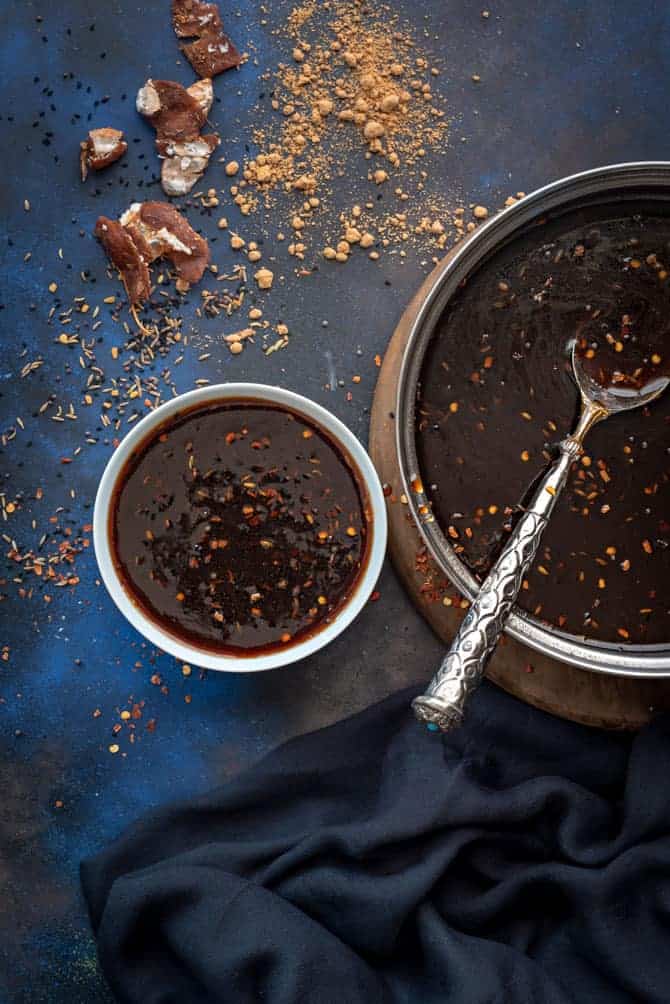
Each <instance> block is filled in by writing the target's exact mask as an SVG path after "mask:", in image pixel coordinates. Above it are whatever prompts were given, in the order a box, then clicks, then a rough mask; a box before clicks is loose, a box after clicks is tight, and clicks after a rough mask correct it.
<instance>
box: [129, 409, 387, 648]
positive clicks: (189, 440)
mask: <svg viewBox="0 0 670 1004" xmlns="http://www.w3.org/2000/svg"><path fill="white" fill-rule="evenodd" d="M370 519H371V516H370V511H369V506H368V504H367V500H366V498H365V496H364V492H363V488H362V487H361V485H360V479H359V477H358V476H357V472H356V469H355V466H354V464H353V462H352V461H351V460H350V459H349V458H348V457H347V456H345V455H344V454H343V453H342V452H341V450H340V449H339V447H337V446H335V444H334V443H332V442H331V441H330V439H329V438H328V437H327V436H326V434H325V433H324V432H323V430H322V429H320V428H319V427H318V426H317V425H316V424H313V423H311V422H310V421H308V420H307V419H305V418H304V417H303V416H302V415H299V414H297V413H293V412H292V411H289V410H288V409H285V408H283V407H279V406H274V405H268V404H263V403H254V402H251V401H249V402H239V403H238V402H235V403H227V402H225V403H224V402H221V403H219V404H211V405H207V406H205V407H199V408H196V409H193V410H190V411H187V412H185V413H181V414H178V415H176V416H174V418H172V419H168V420H167V421H166V422H165V424H163V425H162V426H159V427H158V428H157V429H155V430H154V431H153V432H151V433H150V434H149V436H148V437H147V439H146V440H145V442H143V443H142V444H141V445H140V446H139V447H138V449H137V450H136V451H135V453H134V454H133V456H132V457H131V458H130V459H129V460H128V462H127V464H126V466H125V468H124V470H123V471H122V473H121V475H120V476H119V479H118V482H117V485H116V488H115V494H114V500H113V505H112V509H111V526H110V533H111V540H112V543H113V553H114V556H115V562H116V566H117V569H118V571H119V573H120V575H121V578H122V580H123V582H124V584H125V586H126V589H127V590H128V592H129V594H130V595H131V596H132V597H133V599H134V600H135V602H136V603H138V604H139V606H140V607H141V609H142V610H143V611H144V612H145V613H146V614H147V615H148V616H149V617H150V618H151V619H152V620H153V621H155V622H156V623H158V624H159V625H160V626H161V627H162V628H164V629H165V630H166V631H168V632H169V633H170V634H172V635H174V636H176V637H177V638H181V639H183V640H186V641H188V642H190V643H192V644H194V645H197V646H198V647H201V648H205V649H207V650H209V651H214V652H220V653H229V654H234V655H238V656H240V655H242V656H244V655H255V654H258V653H259V652H261V651H262V652H268V651H271V650H273V649H276V648H282V647H286V646H287V645H290V644H291V643H296V642H298V641H301V640H303V639H304V638H306V637H308V636H310V635H312V634H314V633H315V632H316V631H318V630H319V629H320V628H322V627H323V626H325V625H326V624H328V623H329V622H330V621H331V620H332V619H333V617H334V615H335V614H336V613H337V612H338V610H339V609H340V608H341V607H342V606H343V605H344V604H345V603H346V601H347V598H348V597H349V596H350V595H351V592H352V589H353V588H354V586H355V584H356V581H357V580H358V578H359V576H360V574H361V572H362V570H363V568H364V566H365V563H366V559H367V552H368V539H369V531H370Z"/></svg>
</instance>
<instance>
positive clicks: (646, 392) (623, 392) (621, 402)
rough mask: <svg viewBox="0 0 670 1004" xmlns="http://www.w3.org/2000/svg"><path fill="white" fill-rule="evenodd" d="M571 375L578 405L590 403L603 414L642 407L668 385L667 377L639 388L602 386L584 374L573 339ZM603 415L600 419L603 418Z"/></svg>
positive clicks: (613, 413) (657, 378) (580, 358)
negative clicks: (597, 407)
mask: <svg viewBox="0 0 670 1004" xmlns="http://www.w3.org/2000/svg"><path fill="white" fill-rule="evenodd" d="M570 356H571V360H572V375H573V377H574V379H575V383H576V384H577V387H578V388H579V393H580V394H581V397H582V403H583V404H585V403H586V402H591V403H593V404H595V405H597V406H599V407H601V408H603V409H604V410H605V411H606V413H607V415H615V414H616V413H617V412H619V411H631V409H633V408H642V407H643V406H644V405H646V404H650V403H651V402H652V401H654V400H655V399H656V398H657V397H659V396H660V395H661V394H662V393H663V391H664V390H665V389H666V388H667V386H668V384H669V383H670V377H667V376H654V377H652V378H651V379H650V380H648V381H647V382H646V383H645V384H643V386H642V387H631V386H630V385H628V384H624V383H622V384H615V383H613V384H610V385H609V386H608V387H604V386H603V385H602V384H600V383H598V382H597V380H594V379H593V377H592V376H591V375H590V374H589V373H587V371H586V369H585V368H584V364H583V362H582V357H581V356H580V355H579V353H578V352H577V340H576V339H575V341H573V343H572V349H571V353H570ZM607 415H604V416H603V418H606V417H607Z"/></svg>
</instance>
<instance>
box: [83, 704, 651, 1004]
mask: <svg viewBox="0 0 670 1004" xmlns="http://www.w3.org/2000/svg"><path fill="white" fill-rule="evenodd" d="M411 696H412V693H411V692H409V691H407V692H403V693H399V694H396V695H394V696H393V697H391V698H389V699H388V700H386V701H383V702H382V703H381V704H378V705H376V706H374V707H372V708H369V709H368V710H367V711H364V712H363V713H362V714H359V715H356V716H355V717H353V718H351V719H348V720H347V721H344V722H341V723H339V724H337V725H334V726H333V727H331V728H328V729H325V730H323V731H320V732H316V733H313V734H311V735H307V736H303V737H301V738H299V739H295V740H293V741H292V742H289V743H287V744H286V745H285V746H283V747H282V748H280V749H278V750H277V751H276V752H273V753H271V754H270V755H269V756H267V757H266V758H265V759H264V760H263V761H262V762H261V763H260V764H258V765H257V766H255V767H254V768H252V769H251V770H249V771H248V772H247V773H245V774H243V775H241V776H239V777H238V778H236V779H235V780H233V781H231V782H230V783H228V784H226V785H225V786H224V787H221V788H219V789H217V790H216V791H213V792H212V793H211V794H208V795H206V796H203V797H200V798H197V799H194V800H193V801H191V802H187V803H184V804H182V805H177V806H174V807H172V808H167V809H163V810H161V811H159V812H156V813H154V814H153V815H151V816H149V817H148V818H145V819H144V820H142V821H141V822H140V823H138V824H137V825H136V826H134V827H133V828H132V829H131V830H130V832H128V833H127V834H126V835H125V836H123V837H121V839H119V840H118V841H117V842H116V843H115V844H113V845H112V846H111V847H110V848H109V849H107V850H105V851H103V852H102V853H101V854H100V855H99V856H97V857H96V858H94V859H93V860H90V861H87V862H84V864H83V865H82V880H83V885H84V891H85V895H86V898H87V900H88V904H89V908H90V913H91V918H92V922H93V927H94V930H95V933H96V936H97V940H98V947H99V956H100V961H101V964H102V967H103V970H104V972H105V974H106V976H107V978H108V980H109V982H110V984H111V986H112V988H113V989H114V991H115V993H116V994H117V996H118V998H119V1000H121V1001H125V1002H133V1004H134V1002H137V1004H140V1002H141V1004H205V1002H207V1004H210V1002H211V1004H213V1002H217V1004H218V1002H226V1004H228V1002H231V1004H238V1002H239V1004H247V1002H256V1001H264V1002H267V1004H358V1002H361V1004H363V1002H365V1004H391V1002H393V1004H399V1002H403V1004H404V1002H407V1004H438V1002H439V1004H445V1002H449V1004H494V1002H495V1004H567V1002H575V1001H577V1002H584V1004H599V1002H603V1004H619V1002H622V1004H623V1002H626V1004H628V1002H631V1001H636V1002H638V1001H639V1002H659V1004H661V1002H662V1004H667V1002H668V1000H670V784H669V783H668V777H669V774H670V722H669V721H668V719H667V718H660V719H658V720H656V721H655V722H653V723H652V724H651V725H650V726H649V727H648V728H646V729H645V730H643V731H642V732H641V733H639V734H638V735H637V736H634V737H631V736H625V735H617V734H611V733H602V732H596V731H593V730H589V729H587V728H583V727H581V726H577V725H573V724H570V723H568V722H563V721H560V720H558V719H555V718H552V717H550V716H548V715H545V714H543V713H541V712H539V711H536V710H534V709H531V708H528V707H526V706H525V705H523V704H521V703H519V702H517V701H515V700H514V699H513V698H511V697H508V696H507V695H505V694H503V693H502V692H501V691H498V690H496V689H495V688H494V687H492V686H490V685H485V686H484V687H483V688H481V690H480V691H479V692H478V694H477V695H476V696H475V698H474V699H473V701H472V704H471V706H470V709H469V714H468V718H467V722H466V724H465V725H464V726H463V727H462V728H461V729H459V730H457V731H455V732H454V733H453V734H451V735H449V736H447V737H442V736H439V735H438V736H436V735H431V734H429V733H426V732H425V731H424V730H423V729H422V728H421V727H420V726H418V725H417V724H416V723H415V722H414V720H413V719H412V717H411V714H410V711H409V702H410V699H411Z"/></svg>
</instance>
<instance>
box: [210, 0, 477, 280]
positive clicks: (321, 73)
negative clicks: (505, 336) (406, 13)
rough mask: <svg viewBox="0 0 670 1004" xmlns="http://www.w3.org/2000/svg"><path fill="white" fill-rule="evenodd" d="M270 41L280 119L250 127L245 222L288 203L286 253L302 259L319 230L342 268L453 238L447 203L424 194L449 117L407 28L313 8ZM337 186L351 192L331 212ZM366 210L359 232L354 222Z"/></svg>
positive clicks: (361, 8) (370, 15) (240, 200)
mask: <svg viewBox="0 0 670 1004" xmlns="http://www.w3.org/2000/svg"><path fill="white" fill-rule="evenodd" d="M274 33H275V34H276V35H278V36H279V37H280V38H281V39H282V41H283V42H284V43H285V49H286V61H281V62H279V63H278V65H277V66H276V67H275V68H273V69H269V70H267V71H265V72H264V73H263V74H262V79H263V81H265V82H267V84H268V89H269V93H270V95H271V104H272V108H273V110H274V112H275V113H276V114H275V117H274V119H273V120H272V121H271V123H270V125H269V126H268V125H267V124H266V123H265V122H264V125H263V126H262V127H257V128H256V129H254V130H253V139H254V142H255V144H256V146H257V148H258V151H259V152H258V153H256V154H255V155H253V156H250V157H249V158H248V159H247V161H246V162H245V163H244V165H243V168H242V171H241V176H240V175H236V176H235V178H234V181H233V182H232V184H231V187H230V193H231V195H232V197H233V201H234V202H235V204H236V205H237V206H238V208H239V210H240V212H241V213H242V215H243V216H250V215H252V214H253V213H255V212H256V211H257V210H258V208H259V206H265V207H271V206H275V205H276V204H277V202H278V199H279V197H280V196H281V197H282V199H284V201H286V200H285V198H284V197H285V196H287V195H288V196H291V195H292V196H294V197H295V198H294V199H293V200H290V198H289V200H288V201H289V202H290V205H287V218H286V220H285V226H286V229H287V230H289V229H290V230H292V231H293V239H292V240H289V243H288V251H289V254H291V255H294V256H295V257H297V258H299V259H304V257H305V253H306V251H307V250H308V249H309V248H310V247H311V246H312V244H313V243H314V242H313V241H312V240H311V237H312V233H311V231H312V230H313V229H316V230H318V231H319V237H318V239H319V240H321V239H322V236H323V235H322V231H326V234H327V237H328V239H327V240H326V242H325V243H324V244H323V245H322V246H320V247H318V248H317V250H318V251H319V252H320V253H321V254H322V256H323V258H325V259H326V260H333V261H338V262H344V261H347V260H348V259H349V257H350V255H351V253H352V251H353V249H354V248H355V247H360V248H363V249H367V251H368V254H369V256H370V257H371V258H373V259H375V258H378V257H379V256H380V251H382V250H383V249H384V248H388V247H389V246H391V245H398V244H404V243H407V242H408V241H413V242H414V243H415V244H417V245H420V246H421V248H422V249H430V248H435V249H441V248H444V247H445V246H446V243H447V240H448V237H449V236H450V235H452V234H455V235H456V236H458V231H457V230H454V227H453V224H454V221H453V219H452V215H453V214H452V213H451V212H450V210H449V208H448V203H447V202H446V200H445V197H444V195H443V194H442V193H440V194H439V195H437V194H435V195H431V194H429V192H428V190H427V186H426V182H427V179H428V174H429V172H428V164H429V161H430V155H431V154H435V153H438V152H439V151H441V150H442V148H443V147H444V146H445V144H446V142H447V138H448V119H447V115H446V112H445V110H444V100H443V97H442V95H440V94H435V93H434V90H433V87H434V83H435V79H436V77H438V76H439V75H440V67H439V66H438V65H437V64H436V62H435V61H434V60H431V59H429V58H428V57H427V56H426V55H425V54H424V53H423V52H422V51H421V49H420V47H419V45H418V44H417V42H416V41H415V38H414V36H413V33H412V31H411V30H410V29H408V28H407V27H405V26H404V25H403V24H402V23H401V21H400V18H399V17H398V15H397V14H394V13H393V11H392V10H390V8H389V7H387V6H385V5H375V6H374V7H371V6H369V5H366V4H364V3H362V2H359V0H332V2H325V3H321V4H316V3H313V2H311V0H308V2H305V3H303V4H300V5H298V6H297V7H295V8H293V10H292V11H291V13H290V14H289V15H288V16H287V17H284V18H283V19H282V21H281V24H280V25H279V26H277V27H276V28H275V29H274ZM265 117H266V116H264V119H265ZM224 163H225V158H224ZM336 181H337V188H338V193H341V191H342V188H343V187H344V189H345V191H346V189H347V187H350V189H351V192H350V205H349V208H347V209H344V208H343V207H342V206H340V207H338V206H336V205H335V204H334V202H335V200H334V198H333V192H332V188H333V185H334V183H335V182H336ZM339 197H340V198H341V197H342V196H341V194H340V196H339ZM364 213H365V219H364V221H362V222H364V223H365V227H364V228H363V229H362V228H361V226H359V224H358V223H357V222H356V219H357V217H358V218H359V219H360V217H362V216H363V214H364ZM427 213H429V216H427V215H426V214H427ZM315 224H320V225H319V226H318V227H315Z"/></svg>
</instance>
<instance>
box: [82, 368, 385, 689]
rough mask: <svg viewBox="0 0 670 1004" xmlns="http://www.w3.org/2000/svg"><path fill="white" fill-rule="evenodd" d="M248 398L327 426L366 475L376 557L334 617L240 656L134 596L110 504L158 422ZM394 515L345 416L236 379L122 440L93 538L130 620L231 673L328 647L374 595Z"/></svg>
mask: <svg viewBox="0 0 670 1004" xmlns="http://www.w3.org/2000/svg"><path fill="white" fill-rule="evenodd" d="M235 400H239V401H241V400H244V401H245V402H249V401H257V402H258V403H259V404H264V403H265V404H277V405H280V406H281V405H283V406H284V407H286V408H288V409H290V410H291V411H293V412H296V413H297V414H299V415H302V416H304V417H305V419H307V420H308V421H311V422H314V423H316V424H317V425H319V426H321V427H322V428H323V429H324V431H325V433H326V434H327V435H328V436H329V437H330V438H332V439H333V441H334V443H335V445H337V446H339V447H340V448H341V449H342V450H343V452H344V453H345V455H346V456H348V457H349V458H350V459H351V460H352V461H353V463H354V465H355V467H356V471H357V472H358V474H359V475H360V479H361V485H362V488H363V489H364V490H365V492H366V493H367V500H368V503H369V506H370V510H371V513H372V523H371V526H372V535H371V540H370V543H369V550H368V557H367V562H366V565H365V568H364V570H363V574H362V575H361V576H360V578H359V579H358V580H357V582H356V584H355V586H354V588H353V590H352V592H351V593H350V595H349V597H348V598H347V600H346V601H345V603H344V604H343V605H342V607H340V609H339V610H338V611H337V612H336V614H335V616H334V618H333V620H332V621H331V622H330V623H329V624H327V625H326V626H325V627H323V628H321V629H320V630H317V631H315V632H314V634H312V635H310V636H308V637H307V638H305V639H304V640H303V641H300V642H298V643H297V644H295V645H289V646H287V648H286V649H277V650H275V651H272V652H263V653H260V654H258V655H247V656H235V655H229V654H224V653H217V652H214V651H212V650H209V649H206V648H199V647H198V646H197V645H194V644H190V643H189V642H188V641H186V640H183V639H181V638H178V637H177V636H176V635H172V634H170V633H169V632H168V631H165V630H164V629H163V628H162V627H161V626H160V625H159V624H158V623H157V622H155V621H153V620H152V619H151V618H150V617H148V616H147V615H146V614H145V613H144V611H143V610H142V609H141V607H140V606H139V605H138V604H137V603H136V602H135V601H134V600H133V599H132V597H131V595H130V593H129V592H128V590H127V589H126V588H125V587H124V585H123V583H122V581H121V579H120V577H119V575H118V572H117V570H116V567H115V563H114V559H113V556H112V549H111V545H110V539H109V523H110V519H109V517H110V506H111V502H112V499H113V494H114V488H115V486H116V483H117V479H118V477H119V475H120V473H121V471H122V470H123V467H124V466H125V464H126V461H127V460H128V458H129V456H130V455H131V453H132V452H133V450H134V449H135V448H136V447H137V446H139V445H140V444H141V443H142V442H143V441H144V440H145V438H146V436H147V434H148V433H150V432H151V431H152V430H153V429H155V428H156V427H157V426H159V425H160V424H161V423H163V422H164V421H165V420H166V419H169V418H171V417H173V416H175V415H177V414H179V413H180V412H181V411H184V410H186V409H191V408H193V407H194V406H196V407H197V406H198V405H203V406H204V405H206V404H209V403H212V404H213V403H216V402H219V401H221V402H230V401H235ZM386 539H387V517H386V504H385V500H384V493H383V490H382V486H381V482H380V480H379V476H378V474H377V471H376V469H375V467H374V465H373V463H372V460H371V459H370V457H369V455H368V453H367V450H366V449H365V447H364V446H363V445H362V443H361V442H360V441H359V439H358V438H357V436H356V435H355V434H354V433H353V432H352V431H351V429H349V428H348V427H347V426H346V425H345V424H344V422H342V421H341V420H340V419H339V418H337V417H336V416H335V415H333V414H332V412H330V411H328V409H327V408H324V407H323V406H322V405H320V404H317V402H316V401H312V400H310V399H309V398H307V397H304V396H303V395H302V394H296V393H295V392H294V391H290V390H286V389H285V388H283V387H278V386H273V385H269V384H262V383H248V382H234V383H219V384H210V385H209V386H207V387H199V388H197V389H196V390H191V391H187V392H186V393H184V394H180V395H178V396H177V397H175V398H172V399H170V400H169V401H165V402H164V403H163V404H161V405H159V407H158V408H156V409H155V410H154V411H152V412H150V413H149V414H148V415H145V416H144V418H142V419H141V420H140V421H139V422H138V423H137V424H136V425H134V426H133V428H132V429H131V430H130V431H129V432H128V433H127V435H126V436H124V438H123V439H122V440H121V442H120V443H119V445H118V446H117V448H116V450H115V451H114V453H113V454H112V456H111V457H110V458H109V460H108V462H107V465H106V467H105V470H104V471H103V474H102V477H101V479H100V482H99V484H98V490H97V493H96V497H95V506H94V511H93V546H94V550H95V556H96V559H97V562H98V568H99V570H100V575H101V577H102V581H103V582H104V584H105V587H106V589H107V592H108V593H109V595H110V597H111V598H112V600H113V601H114V603H115V605H116V607H117V608H118V609H119V610H120V612H121V613H122V614H123V615H124V617H125V618H126V620H127V621H129V623H130V624H131V625H132V626H133V627H134V628H135V629H136V630H137V631H139V632H140V634H141V635H143V636H144V637H145V638H146V639H147V641H149V642H151V643H152V644H153V645H156V647H157V648H160V649H161V650H162V651H164V652H167V653H168V654H170V655H172V656H174V657H175V658H176V659H180V660H181V661H182V662H185V663H189V664H193V665H195V666H200V667H202V668H204V669H212V670H217V671H220V672H230V673H233V672H234V673H258V672H262V671H265V670H268V669H278V668H279V667H281V666H288V665H290V664H291V663H294V662H297V661H298V660H300V659H304V658H306V657H308V656H310V655H313V654H314V653H315V652H317V651H319V650H320V649H322V648H324V647H325V646H326V645H328V644H329V643H330V642H331V641H333V640H334V639H335V638H336V637H337V636H338V635H339V634H341V633H342V632H343V631H344V630H345V628H347V627H348V626H349V625H350V624H351V622H352V621H353V620H354V618H355V617H357V616H358V614H359V613H360V612H361V610H362V609H363V607H364V606H365V604H366V603H367V601H368V599H369V597H370V595H371V593H372V591H373V589H374V586H375V584H376V582H377V579H378V577H379V573H380V571H381V568H382V564H383V562H384V556H385V554H386Z"/></svg>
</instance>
